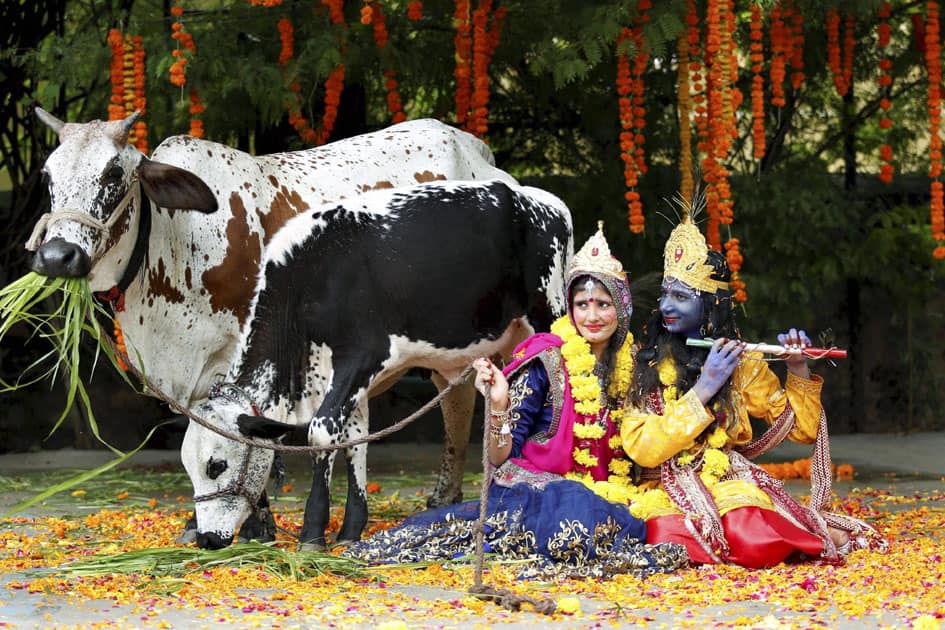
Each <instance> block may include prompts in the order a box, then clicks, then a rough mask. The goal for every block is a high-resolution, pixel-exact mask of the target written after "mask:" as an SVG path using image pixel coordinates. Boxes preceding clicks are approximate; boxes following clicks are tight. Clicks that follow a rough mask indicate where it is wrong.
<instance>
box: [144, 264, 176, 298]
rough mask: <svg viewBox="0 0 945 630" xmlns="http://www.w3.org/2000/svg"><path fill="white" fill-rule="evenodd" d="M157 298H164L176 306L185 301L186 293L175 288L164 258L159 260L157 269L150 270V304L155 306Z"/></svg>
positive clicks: (151, 268)
mask: <svg viewBox="0 0 945 630" xmlns="http://www.w3.org/2000/svg"><path fill="white" fill-rule="evenodd" d="M156 297H162V298H164V299H165V300H167V301H168V302H173V303H175V304H180V303H181V302H183V301H184V293H183V292H182V291H181V290H180V289H178V288H177V287H175V286H174V284H173V283H172V282H171V278H170V276H168V275H167V269H166V268H165V267H164V259H163V258H158V261H157V266H156V267H149V268H148V303H149V304H153V303H154V298H156Z"/></svg>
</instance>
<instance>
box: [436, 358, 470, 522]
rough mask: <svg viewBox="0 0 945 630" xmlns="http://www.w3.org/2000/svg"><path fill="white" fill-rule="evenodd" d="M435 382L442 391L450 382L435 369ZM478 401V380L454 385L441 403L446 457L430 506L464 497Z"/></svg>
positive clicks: (446, 503) (441, 463)
mask: <svg viewBox="0 0 945 630" xmlns="http://www.w3.org/2000/svg"><path fill="white" fill-rule="evenodd" d="M432 380H433V384H434V385H436V388H437V389H438V390H440V391H442V390H443V389H444V388H445V387H446V386H447V385H449V382H448V381H447V380H446V379H445V378H443V377H442V376H441V375H440V374H438V373H436V372H434V373H433V375H432ZM475 404H476V386H475V380H474V379H472V378H469V379H467V380H466V382H465V383H462V384H459V385H457V386H456V387H454V388H453V389H452V390H451V391H450V392H449V393H448V394H447V395H446V396H445V397H444V398H443V401H442V402H441V403H440V410H441V411H442V413H443V425H444V440H443V456H442V458H441V460H440V476H439V478H438V479H437V480H436V488H435V489H434V490H433V494H431V495H430V498H428V499H427V505H428V506H429V507H439V506H443V505H450V504H452V503H458V502H459V501H462V500H463V473H464V472H465V470H466V450H467V448H468V447H469V429H470V426H471V423H472V415H473V408H474V406H475Z"/></svg>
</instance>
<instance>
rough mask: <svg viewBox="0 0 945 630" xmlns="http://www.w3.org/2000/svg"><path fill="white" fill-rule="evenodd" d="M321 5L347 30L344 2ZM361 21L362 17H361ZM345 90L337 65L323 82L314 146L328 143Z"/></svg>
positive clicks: (337, 0) (328, 0)
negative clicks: (323, 105) (321, 110)
mask: <svg viewBox="0 0 945 630" xmlns="http://www.w3.org/2000/svg"><path fill="white" fill-rule="evenodd" d="M322 4H323V5H325V6H326V7H328V16H329V19H330V20H331V23H332V24H334V25H336V26H340V27H341V28H342V29H344V28H347V24H345V15H344V10H343V7H344V0H322ZM362 20H363V17H362ZM344 88H345V65H344V64H343V63H339V64H338V65H337V66H335V67H334V68H332V71H331V72H330V73H329V75H328V78H327V79H326V80H325V109H324V111H323V112H322V126H321V129H319V130H318V132H317V134H316V135H315V144H317V145H322V144H325V143H326V142H328V139H329V138H330V137H331V132H332V130H333V129H334V128H335V121H336V120H337V119H338V106H339V105H340V104H341V92H342V91H343V90H344Z"/></svg>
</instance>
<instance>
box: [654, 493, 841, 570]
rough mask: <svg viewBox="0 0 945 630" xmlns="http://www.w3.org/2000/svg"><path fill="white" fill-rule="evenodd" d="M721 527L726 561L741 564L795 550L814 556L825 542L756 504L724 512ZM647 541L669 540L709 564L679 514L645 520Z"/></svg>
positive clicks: (761, 562) (768, 563) (773, 559)
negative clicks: (726, 549)
mask: <svg viewBox="0 0 945 630" xmlns="http://www.w3.org/2000/svg"><path fill="white" fill-rule="evenodd" d="M722 528H723V529H724V531H725V538H726V540H728V545H729V550H730V554H729V557H728V561H729V562H732V563H734V564H739V565H741V566H743V567H748V568H752V569H760V568H762V567H772V566H774V565H776V564H779V563H780V562H783V561H784V559H785V558H787V557H788V556H790V555H791V554H792V553H795V552H803V553H806V554H808V555H812V556H817V555H820V554H821V553H822V552H823V550H824V543H823V541H822V540H821V539H820V537H818V536H815V535H814V534H812V533H810V532H809V531H807V530H806V529H801V528H800V527H798V526H797V525H795V524H794V523H792V522H791V521H789V520H787V519H786V518H784V517H783V516H781V515H780V514H778V513H777V512H773V511H772V510H765V509H762V508H758V507H741V508H735V509H734V510H730V511H728V512H726V514H725V516H723V517H722ZM646 542H648V543H651V544H652V543H661V542H672V543H678V544H681V545H685V546H686V550H687V551H688V552H689V559H690V560H692V562H694V563H697V564H711V563H712V559H711V558H710V557H709V555H708V554H707V553H706V552H705V550H704V549H703V548H702V546H701V545H700V544H699V543H698V542H696V540H695V539H694V538H693V537H692V534H690V533H689V530H688V529H686V525H685V523H684V522H683V515H682V514H670V515H668V516H659V517H657V518H653V519H650V520H648V521H647V522H646Z"/></svg>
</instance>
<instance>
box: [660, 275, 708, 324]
mask: <svg viewBox="0 0 945 630" xmlns="http://www.w3.org/2000/svg"><path fill="white" fill-rule="evenodd" d="M660 313H661V314H662V315H663V326H664V327H665V328H666V330H668V331H669V332H671V333H676V334H680V335H685V336H686V337H701V336H702V335H701V334H700V332H699V329H700V328H702V323H703V322H702V296H701V294H700V293H699V291H697V290H695V289H693V288H692V287H690V286H689V285H688V284H686V283H685V282H683V281H682V280H676V279H675V278H666V279H665V280H664V281H663V286H662V291H661V293H660Z"/></svg>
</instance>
